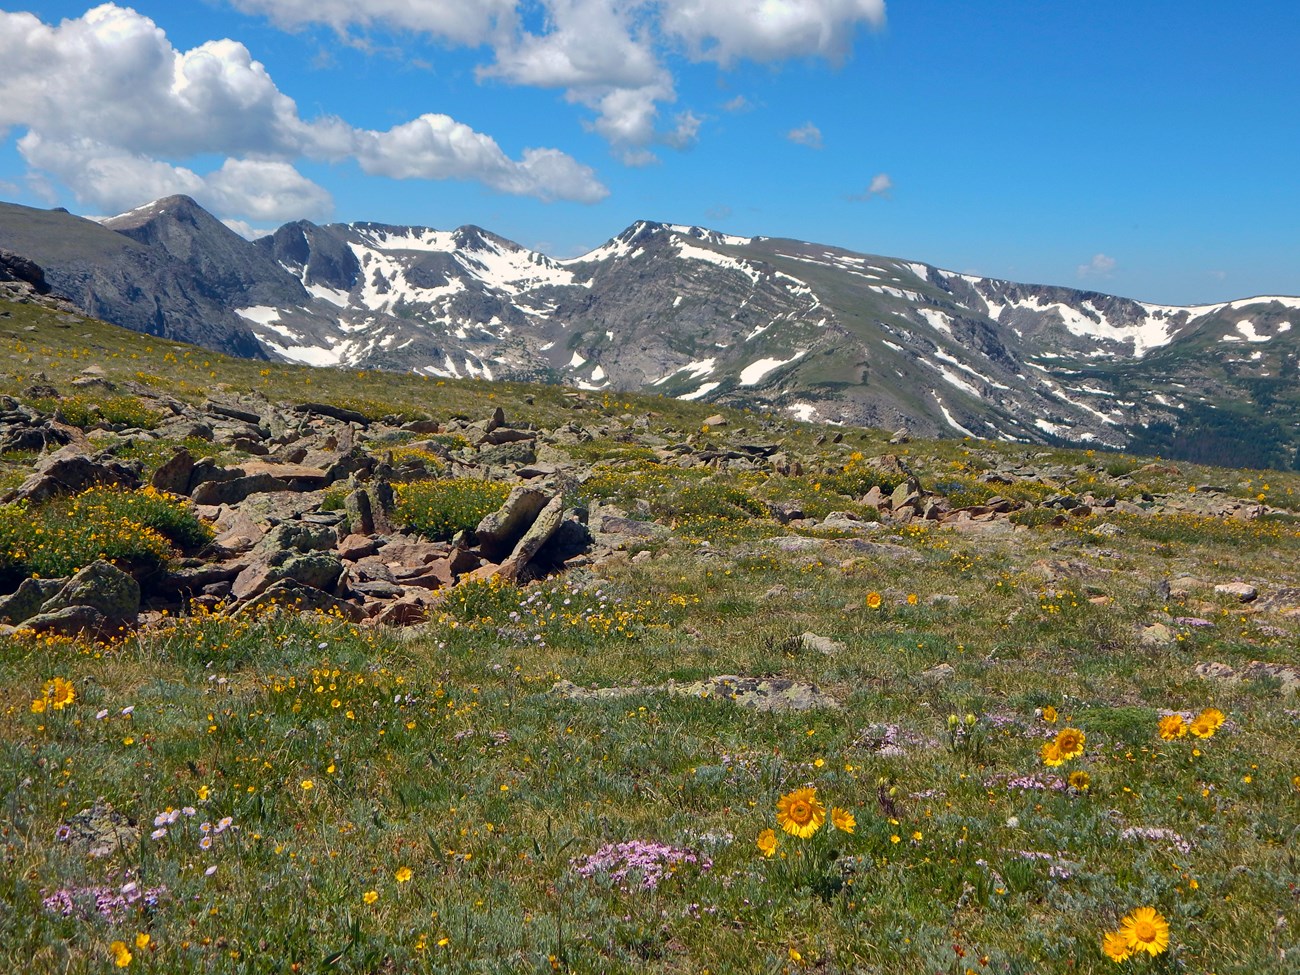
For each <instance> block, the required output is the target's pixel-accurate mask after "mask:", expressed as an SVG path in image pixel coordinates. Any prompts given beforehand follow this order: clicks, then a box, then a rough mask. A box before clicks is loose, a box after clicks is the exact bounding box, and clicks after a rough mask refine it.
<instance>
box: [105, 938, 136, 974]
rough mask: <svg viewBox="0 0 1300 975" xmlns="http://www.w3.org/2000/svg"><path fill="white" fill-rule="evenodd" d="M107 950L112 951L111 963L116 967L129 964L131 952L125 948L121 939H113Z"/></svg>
mask: <svg viewBox="0 0 1300 975" xmlns="http://www.w3.org/2000/svg"><path fill="white" fill-rule="evenodd" d="M108 950H109V951H111V952H112V953H113V964H114V965H116V966H117V967H118V968H125V967H126V966H127V965H129V964H131V958H132V955H131V952H130V951H129V950H127V947H126V943H125V942H123V941H114V942H113V943H112V944H111V945H109V946H108Z"/></svg>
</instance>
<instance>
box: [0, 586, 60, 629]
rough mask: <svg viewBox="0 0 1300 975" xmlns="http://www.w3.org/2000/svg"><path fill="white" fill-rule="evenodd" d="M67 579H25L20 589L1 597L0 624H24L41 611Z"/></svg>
mask: <svg viewBox="0 0 1300 975" xmlns="http://www.w3.org/2000/svg"><path fill="white" fill-rule="evenodd" d="M66 582H67V580H66V579H24V580H23V581H22V582H21V583H20V584H19V586H18V589H17V590H15V591H14V592H12V593H10V594H9V595H8V596H4V597H0V623H22V622H23V621H24V620H28V619H30V618H31V617H33V616H35V615H36V614H37V613H39V612H40V611H41V607H42V606H43V605H45V603H46V601H47V600H49V599H50V598H51V597H52V596H53V595H54V594H55V593H56V592H58V591H59V590H60V589H62V588H63V585H64V583H66Z"/></svg>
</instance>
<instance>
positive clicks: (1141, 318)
mask: <svg viewBox="0 0 1300 975" xmlns="http://www.w3.org/2000/svg"><path fill="white" fill-rule="evenodd" d="M87 225H88V226H87ZM33 228H39V229H40V233H39V234H38V233H36V232H35V230H34V229H33ZM89 228H94V229H93V230H92V229H89ZM105 235H108V236H105ZM111 238H116V239H117V241H118V243H116V244H115V243H114V241H113V240H112V239H111ZM128 242H129V243H128ZM24 245H30V247H29V248H27V249H25V247H24ZM0 247H4V248H6V249H8V250H10V251H14V252H15V253H20V254H23V255H24V256H26V257H29V258H31V259H32V260H35V261H36V262H37V263H38V264H41V265H42V266H43V267H45V268H46V270H47V277H48V279H49V281H50V284H51V285H52V286H53V287H54V288H55V289H56V290H60V291H62V292H64V293H67V294H69V296H70V297H71V298H73V300H74V301H76V302H77V304H79V305H80V306H81V307H83V308H84V309H85V310H86V311H88V312H90V313H92V314H97V315H99V317H103V318H105V319H106V320H109V321H114V322H116V323H118V324H123V325H126V326H127V327H130V328H134V329H136V330H137V331H147V332H150V333H151V334H160V335H170V336H172V337H176V338H183V339H186V340H188V341H195V342H197V343H199V344H204V345H208V346H209V347H213V348H218V349H221V350H223V351H228V352H232V353H234V354H237V355H243V356H260V357H266V358H275V359H283V360H287V361H294V362H302V363H307V364H311V365H335V366H348V367H355V368H379V369H392V370H401V371H414V372H417V373H420V374H423V375H427V376H430V377H438V378H451V377H465V376H469V377H478V378H484V379H500V378H515V379H529V380H546V381H560V382H565V383H569V384H571V385H576V386H578V387H579V388H583V389H587V390H590V391H598V390H609V391H613V390H619V389H627V390H636V389H639V390H645V391H651V392H660V393H662V394H664V395H667V396H674V397H679V398H683V399H700V400H707V401H711V402H718V403H724V404H731V405H748V406H752V407H755V408H761V409H770V410H776V411H780V412H784V413H786V414H788V415H792V416H795V417H798V418H801V419H820V420H825V421H830V422H840V423H852V424H864V425H873V426H882V427H887V428H890V429H893V428H895V427H901V426H906V427H908V428H909V429H912V430H913V431H914V432H917V433H920V434H926V435H935V434H947V435H957V436H967V435H969V436H978V437H990V438H997V439H1014V440H1023V441H1026V442H1036V443H1062V444H1080V445H1093V446H1097V447H1103V448H1115V449H1123V448H1128V447H1130V446H1132V445H1134V444H1142V445H1143V446H1144V447H1146V448H1148V449H1153V450H1154V452H1164V453H1166V454H1168V455H1170V456H1174V455H1177V454H1178V452H1179V451H1180V450H1182V451H1184V452H1185V451H1186V450H1187V449H1190V447H1189V444H1190V440H1191V438H1194V437H1195V436H1196V431H1197V430H1199V429H1208V428H1209V427H1216V426H1219V427H1222V426H1226V427H1236V428H1237V429H1238V431H1239V434H1240V440H1241V444H1240V445H1239V446H1240V450H1239V451H1238V455H1236V456H1231V457H1228V458H1224V459H1227V460H1237V459H1242V460H1243V461H1244V462H1247V463H1251V462H1253V463H1254V466H1291V465H1293V464H1295V463H1296V456H1297V448H1300V423H1298V422H1297V420H1296V419H1295V417H1296V416H1297V415H1298V414H1300V410H1296V409H1294V408H1293V407H1296V406H1300V389H1298V388H1297V383H1296V382H1294V376H1295V373H1296V365H1297V359H1298V357H1300V330H1294V331H1293V330H1292V325H1293V321H1294V320H1300V298H1294V297H1291V296H1272V295H1263V296H1253V297H1250V298H1239V299H1234V300H1232V301H1228V302H1220V303H1214V304H1209V305H1193V306H1171V305H1159V304H1155V303H1150V302H1141V301H1137V300H1135V299H1131V298H1124V297H1119V296H1114V295H1107V294H1104V293H1102V292H1098V291H1091V290H1090V291H1080V290H1076V289H1071V288H1067V287H1063V286H1059V285H1034V284H1024V283H1019V282H1012V281H1006V280H1002V279H997V278H985V277H979V276H976V275H969V274H963V273H959V272H954V271H948V270H945V269H942V268H938V267H936V266H934V265H930V264H926V263H923V262H919V261H911V260H902V259H898V258H892V257H885V256H881V255H871V254H860V253H856V252H852V251H848V250H846V249H843V248H838V247H833V246H829V245H822V244H816V243H810V242H806V241H797V240H791V239H787V238H775V237H741V236H737V235H732V234H725V233H722V232H719V231H715V230H710V229H708V228H703V227H696V226H687V225H679V224H669V223H660V222H656V221H651V220H638V221H635V222H634V223H633V224H631V225H630V226H629V227H627V228H625V229H624V230H623V231H622V232H620V233H619V234H616V235H615V236H613V237H611V238H610V239H609V240H608V241H606V242H605V243H604V244H601V245H600V246H598V247H596V248H593V249H592V250H591V251H588V252H587V253H586V254H583V255H579V256H577V257H573V258H567V259H563V260H556V259H554V258H551V257H549V256H547V255H545V254H541V253H539V252H536V251H532V250H529V249H528V248H525V247H523V246H522V245H520V244H518V243H516V242H514V241H511V240H509V239H508V238H505V237H502V236H500V235H498V234H495V233H493V232H492V231H490V230H487V229H485V228H482V227H478V226H475V225H465V226H463V227H458V228H456V229H455V230H450V231H441V230H436V229H434V228H428V227H413V226H404V225H393V224H383V223H373V222H357V223H350V224H326V225H316V224H313V223H310V222H308V221H297V222H294V223H290V224H285V225H284V226H282V227H280V228H278V229H277V230H276V231H275V232H273V233H272V234H269V235H267V236H264V237H262V238H259V239H258V240H256V241H252V242H250V241H246V240H244V239H243V238H241V237H239V235H237V234H235V233H234V232H233V231H231V230H229V229H228V228H226V227H225V226H224V225H223V224H221V223H220V221H218V220H216V218H215V217H213V216H212V215H211V214H208V213H207V212H206V211H205V210H203V208H202V207H201V206H199V205H198V204H197V203H195V202H194V201H193V200H191V199H189V198H187V197H168V198H164V199H162V200H158V201H155V202H154V203H151V204H147V205H146V206H144V207H139V208H136V209H135V210H132V211H129V212H128V213H126V214H121V215H118V216H116V217H112V218H108V219H106V220H104V221H103V222H102V224H94V223H92V222H91V221H85V220H82V219H81V218H77V217H73V216H72V215H71V214H61V215H58V214H52V213H50V212H47V211H30V210H28V208H19V207H15V206H13V205H8V204H5V205H0ZM1225 418H1230V420H1228V419H1225ZM1185 441H1186V442H1185ZM1209 459H1215V458H1209Z"/></svg>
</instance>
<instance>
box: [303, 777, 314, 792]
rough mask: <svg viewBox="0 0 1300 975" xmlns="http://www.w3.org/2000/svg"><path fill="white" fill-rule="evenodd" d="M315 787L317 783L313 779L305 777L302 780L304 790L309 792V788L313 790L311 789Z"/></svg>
mask: <svg viewBox="0 0 1300 975" xmlns="http://www.w3.org/2000/svg"><path fill="white" fill-rule="evenodd" d="M314 788H316V783H315V782H313V781H312V780H311V779H303V780H302V790H303V791H304V792H307V791H309V790H311V789H314Z"/></svg>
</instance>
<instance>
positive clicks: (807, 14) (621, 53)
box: [231, 0, 885, 165]
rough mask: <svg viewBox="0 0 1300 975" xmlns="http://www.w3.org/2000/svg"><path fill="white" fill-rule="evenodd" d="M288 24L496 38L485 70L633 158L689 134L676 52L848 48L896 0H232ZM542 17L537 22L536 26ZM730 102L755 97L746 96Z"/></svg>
mask: <svg viewBox="0 0 1300 975" xmlns="http://www.w3.org/2000/svg"><path fill="white" fill-rule="evenodd" d="M231 2H232V3H234V5H235V6H236V7H238V8H239V9H241V10H244V11H247V12H254V13H263V14H266V15H267V16H269V17H270V18H271V19H272V20H273V21H274V22H276V23H278V24H281V25H284V26H300V25H303V24H310V23H316V24H326V25H329V26H331V27H333V28H334V29H335V30H336V31H338V32H339V33H340V34H341V35H346V32H347V31H348V29H349V28H354V27H355V28H362V29H371V28H378V27H381V26H388V27H391V28H395V29H397V30H406V31H418V32H421V33H425V34H428V35H429V36H430V37H433V38H436V39H439V40H442V41H447V42H454V43H459V44H464V45H468V46H471V47H475V46H481V45H482V46H488V47H490V48H491V50H492V59H491V61H490V62H489V63H487V64H484V65H482V66H481V67H480V68H479V69H478V72H477V74H478V77H479V78H480V80H484V81H486V80H497V81H501V82H503V83H506V84H511V85H522V86H529V87H538V88H558V89H563V90H564V93H565V96H564V97H565V100H566V101H568V102H569V103H570V104H575V105H582V106H583V107H585V108H587V109H589V110H590V111H592V112H593V113H594V115H595V117H594V119H592V120H590V121H588V122H586V123H585V124H586V125H587V127H588V128H590V129H591V130H593V131H595V132H597V133H598V134H600V135H601V136H602V137H603V138H605V139H606V140H607V141H608V142H609V143H610V146H611V148H612V149H613V151H614V153H615V155H617V156H619V157H620V158H622V159H623V160H624V161H625V162H627V163H629V164H631V165H644V164H645V163H647V162H653V161H654V159H655V157H654V155H653V153H652V152H651V151H650V149H649V147H651V146H654V145H656V144H659V145H669V146H678V145H682V144H690V143H691V142H693V141H694V140H693V138H692V139H690V140H682V139H681V131H680V127H679V128H677V129H674V130H669V131H666V132H665V131H661V130H660V129H659V128H658V124H659V111H660V106H662V105H665V104H672V103H673V102H675V101H676V98H677V93H676V84H675V80H674V78H673V76H672V73H671V71H670V70H669V68H668V66H667V63H668V61H669V60H670V58H671V57H673V56H681V55H683V54H684V55H685V57H686V58H687V59H689V60H694V61H709V62H715V63H717V64H719V65H722V66H724V67H729V66H731V65H732V64H734V63H735V62H737V61H742V60H750V61H757V62H765V63H772V62H780V61H784V60H787V59H789V58H795V57H821V58H826V59H828V60H830V61H832V62H839V61H841V60H842V59H843V58H845V57H846V56H847V55H848V54H849V52H850V50H851V49H852V46H853V41H854V38H855V37H856V35H857V32H858V30H859V29H860V28H862V27H864V26H866V27H870V28H873V29H879V28H880V27H882V26H883V25H884V22H885V0H231ZM526 24H527V25H533V24H536V25H537V26H535V27H533V26H526ZM724 107H725V110H726V111H729V112H739V111H744V110H746V109H748V108H750V107H751V106H750V104H749V102H748V101H747V100H746V99H745V98H744V97H743V96H738V97H737V98H734V99H732V100H731V101H730V102H728V103H727V104H726V106H724Z"/></svg>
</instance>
